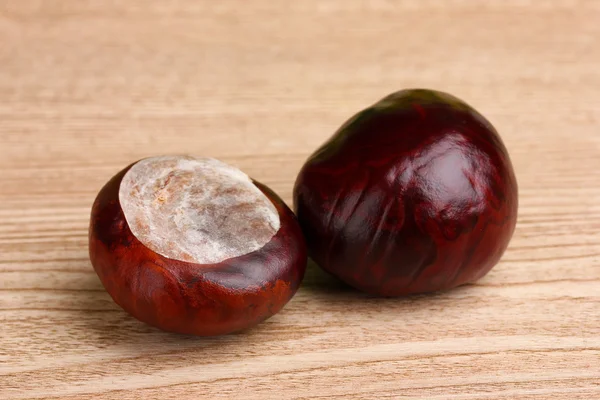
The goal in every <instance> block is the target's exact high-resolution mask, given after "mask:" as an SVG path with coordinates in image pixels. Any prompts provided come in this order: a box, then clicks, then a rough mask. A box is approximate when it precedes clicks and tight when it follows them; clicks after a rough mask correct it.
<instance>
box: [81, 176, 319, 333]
mask: <svg viewBox="0 0 600 400" xmlns="http://www.w3.org/2000/svg"><path fill="white" fill-rule="evenodd" d="M133 165H134V164H132V165H130V166H128V167H127V168H125V169H124V170H122V171H121V172H119V173H118V174H117V175H116V176H114V177H113V178H112V179H111V180H110V181H109V182H108V183H107V184H106V185H105V186H104V187H103V188H102V190H101V191H100V193H99V194H98V196H97V198H96V200H95V202H94V205H93V207H92V214H91V219H90V230H89V251H90V259H91V261H92V265H93V267H94V269H95V271H96V273H97V274H98V276H99V277H100V280H101V281H102V284H103V285H104V287H105V288H106V290H107V291H108V293H109V294H110V295H111V297H112V298H113V300H114V301H115V302H116V303H117V304H118V305H119V306H121V307H122V308H123V309H124V310H125V311H127V312H128V313H130V314H131V315H133V316H134V317H136V318H137V319H139V320H141V321H143V322H145V323H148V324H150V325H153V326H155V327H158V328H160V329H163V330H166V331H171V332H177V333H184V334H194V335H200V336H214V335H223V334H227V333H231V332H235V331H239V330H242V329H245V328H249V327H252V326H254V325H256V324H258V323H260V322H261V321H263V320H265V319H267V318H269V317H270V316H272V315H274V314H275V313H277V312H278V311H279V310H281V308H282V307H283V306H284V305H285V304H286V303H287V302H288V301H289V300H290V299H291V298H292V296H293V295H294V294H295V293H296V291H297V289H298V287H299V286H300V283H301V281H302V279H303V277H304V272H305V269H306V260H307V255H306V245H305V242H304V238H303V236H302V231H301V230H300V227H299V225H298V222H297V220H296V217H295V215H294V214H293V213H292V211H291V210H290V209H289V208H288V207H287V205H286V204H285V203H284V202H283V201H282V200H281V199H280V198H279V197H278V196H277V195H276V194H275V193H274V192H273V191H271V190H270V189H269V188H268V187H266V186H265V185H263V184H261V183H259V182H256V181H253V182H254V184H255V185H256V186H257V187H258V188H259V189H260V190H261V191H262V192H263V193H264V194H265V195H266V196H267V198H268V199H269V200H270V201H271V202H273V204H274V205H275V208H276V209H277V211H278V213H279V218H280V221H281V226H280V228H279V230H278V232H277V233H276V234H275V236H273V238H272V239H271V240H270V241H269V242H268V243H267V244H266V245H265V246H264V247H263V248H261V249H260V250H257V251H254V252H251V253H248V254H245V255H243V256H239V257H233V258H230V259H227V260H224V261H223V262H220V263H216V264H194V263H189V262H185V261H178V260H173V259H169V258H166V257H163V256H161V255H159V254H157V253H155V252H153V251H152V250H150V249H149V248H147V247H146V246H144V245H143V244H142V243H141V242H140V241H139V240H138V239H137V238H136V237H135V236H134V235H133V234H132V232H131V230H130V228H129V225H128V223H127V221H126V219H125V216H124V214H123V210H122V208H121V206H120V203H119V186H120V183H121V180H122V179H123V176H124V175H125V173H126V172H127V171H128V170H129V168H131V166H133Z"/></svg>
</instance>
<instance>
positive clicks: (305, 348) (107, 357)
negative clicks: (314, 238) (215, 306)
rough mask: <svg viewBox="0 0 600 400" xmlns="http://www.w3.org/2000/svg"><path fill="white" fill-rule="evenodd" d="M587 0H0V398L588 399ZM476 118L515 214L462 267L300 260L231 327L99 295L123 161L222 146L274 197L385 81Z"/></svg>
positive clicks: (594, 106) (591, 47)
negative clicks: (474, 280)
mask: <svg viewBox="0 0 600 400" xmlns="http://www.w3.org/2000/svg"><path fill="white" fill-rule="evenodd" d="M599 66H600V2H599V1H593V0H590V1H583V0H581V1H577V0H571V1H569V0H564V1H562V0H556V1H537V0H535V1H534V0H530V1H527V0H502V1H501V0H498V1H494V2H490V3H485V4H484V2H483V1H475V0H473V1H466V0H452V1H442V0H439V1H434V0H427V1H417V0H414V1H408V0H404V1H392V0H373V1H367V0H306V1H295V2H293V1H272V0H253V1H239V0H225V1H208V0H207V1H187V0H181V1H165V0H155V1H142V0H135V1H134V0H127V1H125V0H123V1H118V0H112V1H106V0H85V1H82V0H53V1H42V0H19V1H17V0H1V1H0V139H1V142H0V398H2V399H22V398H54V397H60V398H72V399H75V398H77V399H100V398H106V399H123V400H126V399H149V398H160V399H204V398H207V399H208V398H225V399H228V398H231V399H233V398H244V399H267V398H274V399H306V398H317V399H329V400H330V399H348V398H357V399H359V398H360V399H376V398H378V399H379V398H394V399H396V398H397V399H440V400H441V399H456V400H458V399H461V400H462V399H465V400H466V399H525V400H527V399H571V400H574V399H586V400H589V399H600V173H599V171H600V132H599V130H600V111H599V110H600V67H599ZM406 87H428V88H435V89H440V90H445V91H448V92H451V93H453V94H455V95H457V96H459V97H461V98H463V99H465V100H466V101H467V102H469V103H471V104H472V105H473V106H475V107H476V108H477V109H478V110H480V111H481V112H482V113H483V114H484V115H486V116H487V117H488V118H489V119H490V120H491V121H492V122H493V123H494V124H495V125H496V127H497V128H498V130H499V131H500V133H501V134H502V136H503V138H504V140H505V143H506V145H507V147H508V149H509V151H510V153H511V156H512V158H513V162H514V166H515V170H516V173H517V176H518V181H519V186H520V210H519V223H518V227H517V230H516V233H515V236H514V238H513V241H512V242H511V245H510V248H509V250H508V251H507V253H506V254H505V256H504V258H503V260H502V262H501V263H500V264H499V265H498V266H497V267H496V268H495V269H494V270H493V271H492V272H491V273H490V274H489V275H488V276H487V277H485V278H484V279H483V280H482V281H480V282H479V283H478V284H476V285H473V286H469V287H463V288H460V289H457V290H454V291H451V292H448V293H442V294H435V295H428V296H418V297H411V298H405V299H394V300H389V299H388V300H382V299H374V298H368V297H366V296H364V295H361V294H359V293H357V292H354V291H350V290H348V289H345V288H343V287H341V286H340V285H338V284H336V283H335V282H333V281H331V280H330V279H329V278H328V277H327V276H325V275H323V274H322V273H321V272H319V270H317V269H316V267H315V266H314V265H310V266H309V271H308V273H307V277H306V280H305V282H304V285H303V287H302V288H301V290H300V291H299V293H298V294H297V295H296V297H295V298H294V299H293V300H292V301H291V302H290V303H289V304H288V306H287V307H286V308H285V309H284V310H283V311H282V312H281V313H280V314H278V315H276V316H275V317H273V318H272V319H270V320H268V321H267V322H266V323H264V324H262V325H261V326H260V327H258V328H256V329H253V330H251V331H248V332H245V333H240V334H236V335H232V336H228V337H221V338H213V339H201V338H194V337H182V336H178V335H173V334H168V333H163V332H160V331H158V330H155V329H153V328H150V327H148V326H146V325H144V324H142V323H140V322H138V321H136V320H134V319H133V318H131V317H129V316H128V315H127V314H125V313H124V312H123V311H121V310H120V309H119V308H118V307H117V306H116V305H115V304H113V302H112V301H111V299H110V297H109V296H108V294H107V293H106V292H105V291H104V290H103V288H102V286H101V284H100V282H99V280H98V278H97V276H96V274H95V273H94V272H93V270H92V268H91V266H90V262H89V260H88V255H87V225H88V218H89V211H90V206H91V203H92V201H93V198H94V196H95V194H96V193H97V191H98V190H99V189H100V187H101V186H102V185H103V184H104V183H105V182H106V181H107V180H108V179H109V178H110V177H111V176H112V175H113V174H114V173H115V172H117V171H118V170H119V169H121V168H122V167H124V166H125V165H126V164H128V163H129V162H132V161H134V160H136V159H138V158H141V157H144V156H149V155H156V154H162V153H182V152H187V153H194V154H198V155H206V156H213V157H217V158H220V159H222V160H224V161H226V162H230V163H233V164H235V165H237V166H239V167H240V168H242V169H243V170H244V171H246V172H247V173H249V174H250V175H251V176H253V177H255V178H256V179H259V180H261V181H263V182H265V183H266V184H268V185H270V186H271V187H272V188H273V189H274V190H276V191H277V192H279V193H280V194H281V195H282V197H283V198H284V199H285V200H286V201H287V202H288V203H289V202H291V190H292V185H293V182H294V179H295V176H296V173H297V171H298V170H299V168H300V166H301V164H302V163H303V161H304V160H305V158H306V157H307V156H308V154H309V153H310V152H312V150H313V149H315V147H316V146H318V145H319V144H320V143H321V142H323V141H324V140H325V139H326V138H327V137H328V136H329V135H331V134H332V133H333V131H334V130H335V129H336V128H337V127H338V126H339V125H341V123H342V122H344V121H345V120H346V119H347V118H348V117H350V116H351V115H352V114H353V113H354V112H356V111H358V110H359V109H361V108H362V107H365V106H367V105H369V104H371V103H373V102H374V101H376V100H378V99H379V98H381V97H382V96H384V95H386V94H388V93H389V92H392V91H395V90H397V89H400V88H406Z"/></svg>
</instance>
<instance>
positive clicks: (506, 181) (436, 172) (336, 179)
mask: <svg viewBox="0 0 600 400" xmlns="http://www.w3.org/2000/svg"><path fill="white" fill-rule="evenodd" d="M294 205H295V209H296V212H297V215H298V219H299V222H300V225H301V227H302V230H303V231H304V234H305V237H306V240H307V245H308V249H309V255H310V256H311V257H312V258H313V259H314V260H315V262H316V263H317V264H319V265H320V266H321V267H323V268H324V269H325V270H327V271H329V272H331V273H332V274H334V275H336V276H338V277H339V278H341V279H342V280H344V281H345V282H347V283H349V284H350V285H353V286H355V287H356V288H358V289H361V290H364V291H367V292H370V293H373V294H378V295H383V296H398V295H404V294H410V293H420V292H430V291H435V290H441V289H448V288H452V287H455V286H458V285H461V284H464V283H468V282H473V281H475V280H477V279H479V278H481V277H482V276H483V275H485V274H486V273H487V272H488V271H489V270H490V269H491V268H492V267H493V266H494V265H495V264H496V263H497V262H498V260H499V259H500V257H501V256H502V254H503V253H504V250H505V249H506V247H507V246H508V242H509V240H510V238H511V236H512V233H513V231H514V228H515V224H516V219H517V206H518V201H517V182H516V179H515V175H514V172H513V168H512V165H511V162H510V159H509V156H508V153H507V151H506V148H505V147H504V145H503V143H502V140H501V139H500V137H499V135H498V133H497V132H496V130H495V129H494V128H493V127H492V125H491V124H490V123H489V122H488V121H487V120H486V119H485V118H484V117H483V116H482V115H481V114H479V113H478V112H477V111H475V110H474V109H473V108H472V107H470V106H469V105H467V104H466V103H464V102H463V101H461V100H459V99H457V98H455V97H453V96H451V95H449V94H446V93H442V92H436V91H431V90H404V91H400V92H397V93H393V94H391V95H389V96H387V97H385V98H384V99H382V100H381V101H380V102H378V103H376V104H375V105H373V106H371V107H369V108H367V109H366V110H363V111H361V112H359V113H358V114H357V115H355V116H354V117H352V118H351V119H350V120H349V121H348V122H346V123H345V124H344V125H343V126H342V127H341V128H340V130H338V132H336V134H335V135H334V136H333V137H332V138H331V139H330V140H329V141H327V142H326V143H325V144H324V145H323V146H322V147H321V148H319V149H318V150H317V151H316V152H315V153H314V154H313V155H312V156H311V157H310V158H309V159H308V161H307V162H306V164H305V165H304V167H303V168H302V170H301V172H300V174H299V175H298V178H297V180H296V185H295V188H294Z"/></svg>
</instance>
